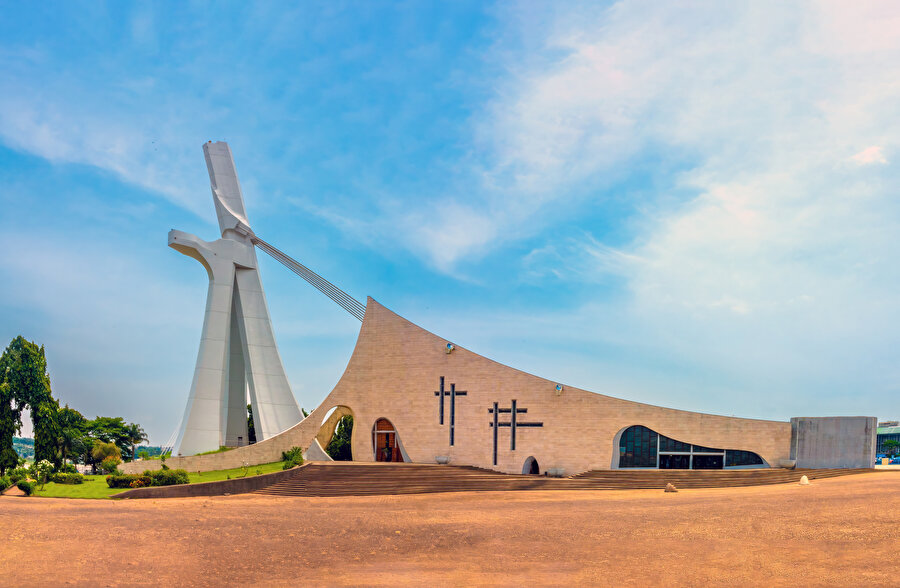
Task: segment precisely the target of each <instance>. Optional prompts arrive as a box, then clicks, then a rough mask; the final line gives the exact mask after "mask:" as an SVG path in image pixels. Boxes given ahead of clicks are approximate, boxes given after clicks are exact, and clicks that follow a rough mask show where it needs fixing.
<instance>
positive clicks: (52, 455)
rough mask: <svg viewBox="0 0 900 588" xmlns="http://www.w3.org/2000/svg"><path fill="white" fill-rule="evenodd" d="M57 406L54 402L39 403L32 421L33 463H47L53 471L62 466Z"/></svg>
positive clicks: (33, 412)
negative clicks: (51, 465) (51, 466)
mask: <svg viewBox="0 0 900 588" xmlns="http://www.w3.org/2000/svg"><path fill="white" fill-rule="evenodd" d="M58 406H59V405H57V403H56V401H55V400H52V401H45V402H41V403H40V404H39V405H38V408H37V411H34V410H33V411H32V414H34V415H36V418H34V419H33V425H34V459H35V461H44V460H46V461H49V462H50V463H51V464H53V468H54V469H59V467H60V466H61V465H62V455H61V453H60V450H59V439H60V436H61V435H60V433H61V430H60V427H59V423H58V422H57V420H56V415H57V411H58Z"/></svg>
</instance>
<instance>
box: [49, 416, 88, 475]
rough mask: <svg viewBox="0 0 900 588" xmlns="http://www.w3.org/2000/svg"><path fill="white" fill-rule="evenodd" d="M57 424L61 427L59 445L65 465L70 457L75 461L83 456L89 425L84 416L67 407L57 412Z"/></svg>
mask: <svg viewBox="0 0 900 588" xmlns="http://www.w3.org/2000/svg"><path fill="white" fill-rule="evenodd" d="M56 423H57V425H58V426H59V438H58V440H57V445H58V448H59V453H60V457H61V458H62V461H63V463H65V462H66V460H67V459H69V458H70V457H71V458H73V459H75V458H76V457H78V456H80V455H83V454H84V444H85V438H86V436H87V423H88V421H87V419H86V418H84V415H82V414H81V413H80V412H78V411H77V410H75V409H73V408H69V405H66V406H64V407H63V408H60V409H59V410H57V411H56Z"/></svg>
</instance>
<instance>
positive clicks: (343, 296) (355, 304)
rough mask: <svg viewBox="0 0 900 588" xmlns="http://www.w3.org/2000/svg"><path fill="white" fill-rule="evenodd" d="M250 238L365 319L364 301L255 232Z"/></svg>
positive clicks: (358, 317)
mask: <svg viewBox="0 0 900 588" xmlns="http://www.w3.org/2000/svg"><path fill="white" fill-rule="evenodd" d="M250 239H251V241H252V242H253V244H254V245H256V246H257V247H259V248H260V249H262V250H263V251H265V252H266V253H268V254H269V256H271V257H272V259H274V260H275V261H277V262H279V263H281V264H282V265H283V266H285V267H286V268H288V269H289V270H291V271H292V272H294V273H295V274H297V275H298V276H300V277H301V278H303V279H304V280H306V281H307V282H309V283H310V284H311V285H312V286H313V287H314V288H315V289H316V290H318V291H319V292H321V293H322V294H324V295H325V296H328V297H329V298H331V299H332V300H333V301H335V302H336V303H337V305H338V306H340V307H341V308H343V309H344V310H346V311H347V312H349V313H350V314H352V315H353V316H355V317H356V318H357V319H359V320H360V321H362V320H363V317H364V316H365V314H366V306H365V305H364V304H363V303H362V302H360V301H359V300H357V299H356V298H353V297H352V296H350V295H349V294H347V293H346V292H344V291H343V290H341V289H340V288H338V287H337V286H335V285H334V284H332V283H331V282H329V281H328V280H326V279H325V278H323V277H322V276H320V275H319V274H317V273H316V272H314V271H312V270H311V269H309V268H308V267H306V266H305V265H303V264H302V263H300V262H299V261H297V260H296V259H293V258H292V257H290V256H289V255H287V254H286V253H283V252H281V251H279V250H278V249H277V248H276V247H274V246H273V245H270V244H269V243H266V242H265V241H263V240H262V239H260V238H259V237H257V236H256V235H255V234H254V235H251V236H250Z"/></svg>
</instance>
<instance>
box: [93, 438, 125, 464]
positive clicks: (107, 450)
mask: <svg viewBox="0 0 900 588" xmlns="http://www.w3.org/2000/svg"><path fill="white" fill-rule="evenodd" d="M91 457H93V458H94V460H95V461H103V460H104V459H106V458H107V457H115V458H117V459H122V451H121V450H120V449H119V448H118V446H116V444H115V443H109V442H105V441H99V442H97V443H94V447H93V448H91Z"/></svg>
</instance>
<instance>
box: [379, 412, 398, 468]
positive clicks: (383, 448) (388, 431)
mask: <svg viewBox="0 0 900 588" xmlns="http://www.w3.org/2000/svg"><path fill="white" fill-rule="evenodd" d="M372 444H373V448H374V450H375V461H392V462H402V461H403V452H402V451H401V450H400V439H399V437H398V434H397V430H396V429H394V425H393V423H391V421H389V420H387V419H378V420H377V421H375V426H374V427H372Z"/></svg>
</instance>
